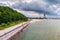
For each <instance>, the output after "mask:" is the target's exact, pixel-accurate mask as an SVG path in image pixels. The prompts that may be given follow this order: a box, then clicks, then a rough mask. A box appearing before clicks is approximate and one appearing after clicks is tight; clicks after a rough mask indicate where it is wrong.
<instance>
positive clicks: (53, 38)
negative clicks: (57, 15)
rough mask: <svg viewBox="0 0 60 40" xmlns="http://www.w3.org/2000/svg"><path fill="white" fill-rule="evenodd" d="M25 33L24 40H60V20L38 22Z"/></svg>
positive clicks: (32, 24)
mask: <svg viewBox="0 0 60 40" xmlns="http://www.w3.org/2000/svg"><path fill="white" fill-rule="evenodd" d="M24 32H25V34H24V36H23V40H60V20H43V21H37V22H35V23H31V24H30V25H29V26H28V28H27V30H26V31H24Z"/></svg>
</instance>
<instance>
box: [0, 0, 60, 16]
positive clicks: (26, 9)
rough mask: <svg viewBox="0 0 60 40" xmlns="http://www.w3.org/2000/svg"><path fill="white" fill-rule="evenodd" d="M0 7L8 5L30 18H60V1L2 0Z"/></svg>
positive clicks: (0, 0)
mask: <svg viewBox="0 0 60 40" xmlns="http://www.w3.org/2000/svg"><path fill="white" fill-rule="evenodd" d="M0 5H7V6H10V7H12V8H14V9H17V10H20V11H21V10H22V11H21V12H22V13H23V14H25V15H27V16H30V17H39V16H41V15H42V14H44V13H46V15H47V16H49V17H50V16H51V17H53V16H54V17H60V0H0ZM39 14H40V15H39Z"/></svg>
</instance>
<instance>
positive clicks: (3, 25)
mask: <svg viewBox="0 0 60 40" xmlns="http://www.w3.org/2000/svg"><path fill="white" fill-rule="evenodd" d="M22 22H24V21H17V22H12V23H7V24H4V23H3V24H2V25H0V30H3V29H5V28H9V27H11V26H14V25H17V24H20V23H22Z"/></svg>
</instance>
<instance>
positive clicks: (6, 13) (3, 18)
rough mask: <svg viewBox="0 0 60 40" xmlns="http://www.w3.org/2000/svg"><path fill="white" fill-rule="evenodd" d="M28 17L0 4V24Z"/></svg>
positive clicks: (25, 19) (23, 19)
mask: <svg viewBox="0 0 60 40" xmlns="http://www.w3.org/2000/svg"><path fill="white" fill-rule="evenodd" d="M27 20H28V18H27V17H26V16H24V15H23V14H21V13H19V12H17V11H16V10H13V9H11V8H9V7H6V6H0V26H1V25H4V24H8V23H12V22H17V21H27Z"/></svg>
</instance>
